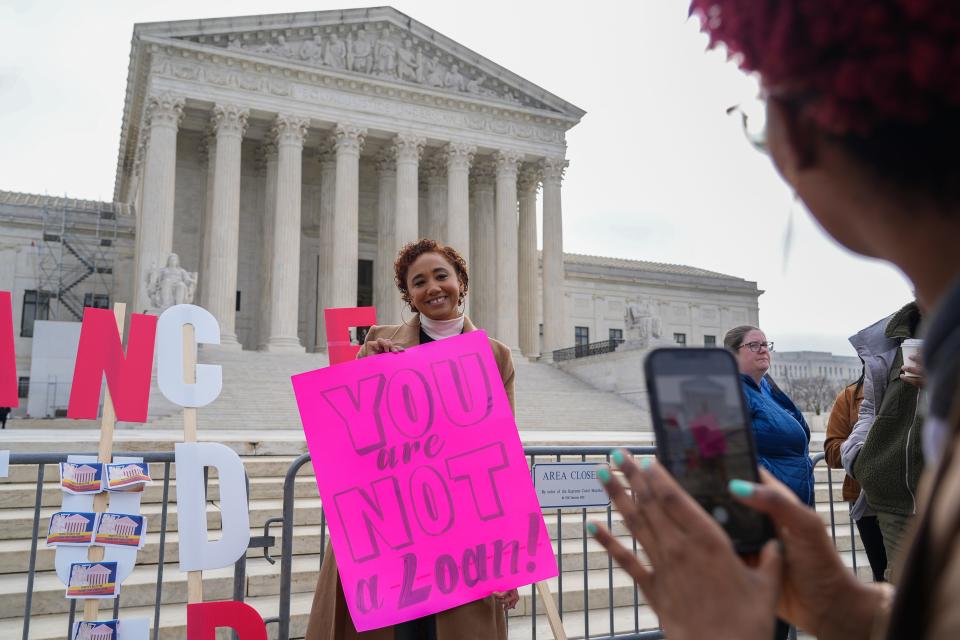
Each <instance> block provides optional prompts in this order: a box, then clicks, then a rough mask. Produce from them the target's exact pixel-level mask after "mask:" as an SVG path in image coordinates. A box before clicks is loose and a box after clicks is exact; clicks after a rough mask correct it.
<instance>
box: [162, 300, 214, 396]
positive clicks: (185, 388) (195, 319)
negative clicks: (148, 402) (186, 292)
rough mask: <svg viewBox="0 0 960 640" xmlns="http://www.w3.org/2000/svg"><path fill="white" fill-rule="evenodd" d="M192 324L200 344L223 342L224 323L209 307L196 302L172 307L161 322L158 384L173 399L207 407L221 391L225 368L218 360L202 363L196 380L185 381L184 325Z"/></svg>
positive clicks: (164, 313) (197, 366)
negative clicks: (220, 323)
mask: <svg viewBox="0 0 960 640" xmlns="http://www.w3.org/2000/svg"><path fill="white" fill-rule="evenodd" d="M188 324H189V325H193V330H194V335H195V337H196V338H195V339H196V342H197V344H220V325H219V324H217V319H216V318H214V317H213V314H211V313H210V312H209V311H207V310H206V309H204V308H202V307H197V306H194V305H192V304H178V305H176V306H173V307H170V308H169V309H167V310H166V311H164V312H163V314H162V315H161V316H160V320H159V321H158V322H157V386H159V387H160V391H161V392H162V393H163V395H164V396H166V397H167V400H169V401H170V402H173V403H175V404H178V405H180V406H181V407H203V406H206V405H208V404H210V403H211V402H213V401H214V400H216V399H217V396H219V395H220V391H221V390H222V389H223V369H222V368H221V367H220V365H217V364H198V365H196V370H197V381H196V383H194V384H187V383H186V382H184V381H183V327H184V325H188ZM193 348H194V349H196V345H194V346H193Z"/></svg>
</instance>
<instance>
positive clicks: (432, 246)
mask: <svg viewBox="0 0 960 640" xmlns="http://www.w3.org/2000/svg"><path fill="white" fill-rule="evenodd" d="M425 253H439V254H440V255H441V256H443V257H444V259H445V260H446V261H447V262H449V263H450V264H451V265H453V270H454V271H455V272H456V274H457V280H458V281H459V282H460V299H459V300H458V302H463V299H464V297H466V295H467V286H468V284H469V281H470V277H469V276H468V275H467V262H466V260H464V259H463V256H461V255H460V254H459V253H458V252H457V250H456V249H454V248H453V247H449V246H447V245H444V244H440V243H439V242H437V241H436V240H431V239H430V238H421V239H420V240H417V241H416V242H410V243H408V244H406V245H404V247H403V248H402V249H400V253H399V254H397V259H396V261H395V262H394V263H393V274H394V280H395V282H396V283H397V289H399V290H400V298H401V299H402V300H403V301H404V302H406V303H407V306H409V307H410V310H411V311H416V309H414V308H413V300H412V299H411V298H410V291H409V290H408V289H407V271H408V270H409V269H410V265H412V264H413V263H414V262H415V261H416V259H417V258H419V257H420V256H422V255H423V254H425Z"/></svg>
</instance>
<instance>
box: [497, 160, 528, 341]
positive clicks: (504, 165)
mask: <svg viewBox="0 0 960 640" xmlns="http://www.w3.org/2000/svg"><path fill="white" fill-rule="evenodd" d="M494 157H495V161H496V163H497V213H496V225H495V227H496V243H495V247H496V258H495V259H494V260H495V263H496V278H497V280H496V294H495V297H496V303H497V336H496V337H497V339H498V340H500V341H501V342H503V343H504V344H506V345H507V346H508V347H510V348H511V349H513V350H519V349H520V315H519V301H518V283H517V280H518V278H517V276H518V272H517V163H518V162H519V161H520V159H521V158H522V157H523V154H521V153H517V152H514V151H500V152H498V153H497V154H496V155H495V156H494Z"/></svg>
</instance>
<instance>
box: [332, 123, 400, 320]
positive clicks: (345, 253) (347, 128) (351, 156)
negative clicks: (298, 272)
mask: <svg viewBox="0 0 960 640" xmlns="http://www.w3.org/2000/svg"><path fill="white" fill-rule="evenodd" d="M366 135H367V130H366V129H364V128H362V127H357V126H354V125H348V124H338V125H337V127H336V129H335V130H334V149H335V150H336V156H337V172H336V176H337V178H336V184H337V186H336V192H335V199H334V210H333V217H334V222H333V236H334V241H333V251H332V254H333V255H332V257H333V265H332V266H333V268H332V270H331V273H330V276H329V277H330V278H331V280H332V283H331V284H332V293H331V300H330V306H331V307H355V306H357V271H358V270H357V261H358V260H359V256H360V248H359V244H358V243H359V241H360V237H359V236H360V226H359V224H360V223H359V219H358V208H359V192H360V149H361V148H362V147H363V141H364V138H365V137H366ZM413 184H414V194H416V179H414V183H413ZM414 216H416V212H414ZM414 219H416V217H414Z"/></svg>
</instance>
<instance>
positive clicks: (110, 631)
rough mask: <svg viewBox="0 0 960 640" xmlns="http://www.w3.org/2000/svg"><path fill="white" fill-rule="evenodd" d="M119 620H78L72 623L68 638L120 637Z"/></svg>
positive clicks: (112, 639) (103, 639)
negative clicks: (71, 631) (70, 633)
mask: <svg viewBox="0 0 960 640" xmlns="http://www.w3.org/2000/svg"><path fill="white" fill-rule="evenodd" d="M119 634H120V621H119V620H97V621H94V622H78V623H76V624H75V625H73V634H72V635H71V636H70V640H117V639H118V638H119V637H120V635H119Z"/></svg>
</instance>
